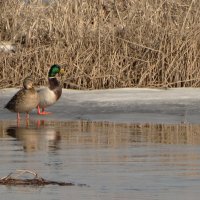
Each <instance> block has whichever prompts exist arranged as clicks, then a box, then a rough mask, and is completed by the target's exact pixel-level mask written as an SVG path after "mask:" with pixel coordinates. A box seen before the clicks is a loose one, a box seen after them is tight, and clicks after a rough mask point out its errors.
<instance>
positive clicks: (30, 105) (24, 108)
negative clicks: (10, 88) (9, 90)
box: [5, 77, 39, 120]
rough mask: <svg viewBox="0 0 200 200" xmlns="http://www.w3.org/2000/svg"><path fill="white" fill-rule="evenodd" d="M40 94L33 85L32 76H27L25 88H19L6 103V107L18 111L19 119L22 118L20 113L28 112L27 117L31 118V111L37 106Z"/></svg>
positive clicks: (24, 83)
mask: <svg viewBox="0 0 200 200" xmlns="http://www.w3.org/2000/svg"><path fill="white" fill-rule="evenodd" d="M38 103H39V95H38V93H37V91H36V90H35V88H34V86H33V80H32V79H31V77H26V78H25V79H24V82H23V89H21V90H19V91H18V92H17V93H16V94H15V95H14V96H13V97H12V98H11V100H10V101H9V102H8V103H7V104H6V105H5V108H7V109H8V110H10V111H12V112H17V120H20V114H19V113H26V119H28V118H29V112H30V111H32V110H33V109H34V108H36V107H37V105H38Z"/></svg>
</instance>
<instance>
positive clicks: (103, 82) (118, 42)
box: [0, 0, 200, 89]
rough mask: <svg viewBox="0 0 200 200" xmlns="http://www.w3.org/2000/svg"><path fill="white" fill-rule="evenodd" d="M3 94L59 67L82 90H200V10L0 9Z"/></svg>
mask: <svg viewBox="0 0 200 200" xmlns="http://www.w3.org/2000/svg"><path fill="white" fill-rule="evenodd" d="M0 4H1V5H0V27H1V29H0V40H1V41H11V42H15V43H16V45H17V50H16V52H15V53H6V52H0V69H1V73H0V88H4V87H13V86H19V85H20V84H21V82H22V81H19V80H23V79H24V78H25V77H26V76H27V75H29V74H33V76H34V77H35V80H36V84H38V85H42V84H45V83H46V76H47V71H48V68H49V66H50V65H52V64H54V63H58V64H61V65H63V66H65V71H66V74H65V77H64V79H63V82H70V83H71V84H73V85H77V87H78V88H88V89H100V88H117V87H199V85H200V82H199V77H200V66H199V63H200V51H199V50H200V28H199V27H200V4H199V2H198V1H194V0H190V1H189V0H178V1H176V0H172V1H168V0H158V1H156V2H155V1H154V0H147V1H144V0H143V1H136V0H134V1H133V0H126V1H122V0H95V1H93V0H76V1H69V0H62V1H61V0H58V1H50V3H43V2H42V0H36V1H31V0H30V1H29V3H24V2H23V1H21V0H7V1H1V2H0Z"/></svg>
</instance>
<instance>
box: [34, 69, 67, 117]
mask: <svg viewBox="0 0 200 200" xmlns="http://www.w3.org/2000/svg"><path fill="white" fill-rule="evenodd" d="M59 73H61V74H62V73H63V69H62V68H61V67H60V66H59V65H52V66H51V68H50V70H49V73H48V81H49V86H48V87H45V88H41V89H39V90H38V94H39V97H40V102H39V104H38V115H47V114H50V112H45V111H44V109H45V108H46V107H48V106H51V105H52V104H54V103H55V102H56V101H58V99H59V98H60V96H61V94H62V87H61V86H60V83H59V81H58V80H57V78H56V77H55V76H56V74H59ZM40 108H42V112H41V111H40Z"/></svg>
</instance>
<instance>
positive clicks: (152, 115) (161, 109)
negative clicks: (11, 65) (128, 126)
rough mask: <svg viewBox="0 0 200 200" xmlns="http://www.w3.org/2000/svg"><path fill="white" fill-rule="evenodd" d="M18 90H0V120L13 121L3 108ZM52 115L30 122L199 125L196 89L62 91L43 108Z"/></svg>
mask: <svg viewBox="0 0 200 200" xmlns="http://www.w3.org/2000/svg"><path fill="white" fill-rule="evenodd" d="M17 91H18V89H16V88H8V89H2V90H0V120H14V119H15V118H16V114H15V113H11V112H10V111H8V110H6V109H4V108H3V107H4V105H5V104H6V102H7V101H8V100H9V99H10V98H11V97H12V96H13V95H14V93H16V92H17ZM47 110H48V111H50V112H53V114H51V115H48V116H38V115H37V114H36V110H34V111H32V112H31V115H30V117H31V119H44V120H59V121H67V120H70V121H71V120H89V121H110V122H127V123H183V122H189V123H199V121H200V89H199V88H175V89H167V90H165V89H145V88H123V89H107V90H91V91H78V90H68V89H63V94H62V97H61V99H60V100H59V101H58V102H57V103H56V104H55V105H53V106H51V107H49V108H48V109H47Z"/></svg>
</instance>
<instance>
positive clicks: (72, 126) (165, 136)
mask: <svg viewBox="0 0 200 200" xmlns="http://www.w3.org/2000/svg"><path fill="white" fill-rule="evenodd" d="M3 129H4V128H3ZM4 130H5V129H4ZM6 132H7V135H9V136H11V137H15V138H17V139H18V140H20V141H22V144H23V146H24V149H25V150H26V151H30V150H32V151H33V150H39V149H44V148H55V149H56V148H59V144H60V141H62V145H64V146H63V148H67V146H69V145H95V146H98V145H109V146H113V147H117V146H121V145H130V144H131V145H132V144H140V143H143V144H146V145H147V144H149V143H151V144H152V143H160V144H200V125H198V124H196V125H194V124H125V123H122V124H120V123H108V122H87V121H68V122H54V121H38V122H34V123H32V124H31V125H29V126H26V125H24V126H21V127H17V126H9V127H8V128H7V129H6ZM3 137H5V136H3Z"/></svg>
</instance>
